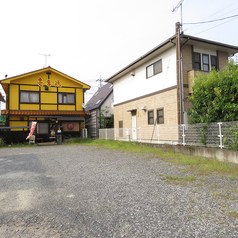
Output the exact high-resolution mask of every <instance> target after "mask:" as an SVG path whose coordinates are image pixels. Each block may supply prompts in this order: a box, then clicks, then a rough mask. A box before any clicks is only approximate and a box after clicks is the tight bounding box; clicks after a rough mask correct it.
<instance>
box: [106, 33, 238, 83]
mask: <svg viewBox="0 0 238 238" xmlns="http://www.w3.org/2000/svg"><path fill="white" fill-rule="evenodd" d="M175 42H176V35H174V36H172V37H170V38H169V39H167V40H166V41H164V42H163V43H161V44H159V45H158V46H156V47H155V48H153V49H152V50H150V51H149V52H147V53H146V54H144V55H142V56H141V57H140V58H138V59H136V60H135V61H133V62H132V63H131V64H129V65H127V66H126V67H124V68H123V69H121V70H120V71H118V72H117V73H115V74H114V75H112V76H111V77H110V78H108V79H107V80H105V81H106V82H110V83H113V82H114V81H115V80H117V79H118V78H120V77H121V76H123V75H125V74H127V73H130V72H132V71H133V70H134V69H136V68H137V67H139V66H140V65H142V64H143V63H145V62H147V61H149V60H150V59H153V58H154V57H156V56H157V55H159V54H161V53H162V52H164V51H166V50H168V49H169V48H171V47H175V45H176V44H175ZM184 44H188V45H197V46H201V45H209V48H210V49H216V50H220V51H224V52H227V53H228V54H229V55H232V54H236V53H237V52H238V46H234V45H228V44H224V43H220V42H216V41H210V40H206V39H202V38H198V37H194V36H189V35H181V45H184Z"/></svg>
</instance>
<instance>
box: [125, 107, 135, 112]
mask: <svg viewBox="0 0 238 238" xmlns="http://www.w3.org/2000/svg"><path fill="white" fill-rule="evenodd" d="M136 110H137V108H134V109H130V110H127V112H133V111H136Z"/></svg>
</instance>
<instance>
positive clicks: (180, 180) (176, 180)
mask: <svg viewBox="0 0 238 238" xmlns="http://www.w3.org/2000/svg"><path fill="white" fill-rule="evenodd" d="M166 180H167V182H169V183H173V184H175V185H178V184H182V185H185V184H186V182H193V181H195V180H196V177H195V176H190V177H177V176H170V175H167V176H166Z"/></svg>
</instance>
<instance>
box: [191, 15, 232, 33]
mask: <svg viewBox="0 0 238 238" xmlns="http://www.w3.org/2000/svg"><path fill="white" fill-rule="evenodd" d="M233 20H236V19H234V18H233V19H231V20H229V21H226V22H223V23H221V24H219V25H216V26H213V27H210V28H208V29H206V30H204V31H200V32H198V33H195V35H199V34H202V33H204V32H206V31H209V30H211V29H214V28H216V27H219V26H221V25H224V24H226V23H228V22H230V21H233Z"/></svg>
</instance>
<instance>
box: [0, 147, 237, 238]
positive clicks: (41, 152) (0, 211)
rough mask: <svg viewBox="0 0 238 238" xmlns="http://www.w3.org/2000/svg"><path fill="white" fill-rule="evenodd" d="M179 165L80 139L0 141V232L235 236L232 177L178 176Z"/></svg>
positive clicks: (234, 181) (1, 234) (11, 234)
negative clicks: (24, 143)
mask: <svg viewBox="0 0 238 238" xmlns="http://www.w3.org/2000/svg"><path fill="white" fill-rule="evenodd" d="M184 168H185V167H183V166H175V165H173V164H171V163H168V162H164V161H163V160H160V159H159V158H150V156H148V155H143V154H129V153H124V152H118V151H111V150H105V149H102V148H97V147H86V146H81V145H77V146H64V145H60V146H58V145H57V146H32V147H27V148H4V149H0V237H24V238H25V237H238V218H235V217H233V216H232V214H233V215H236V214H238V178H235V179H230V178H229V177H228V176H214V175H213V176H197V175H196V179H195V180H194V181H192V182H181V181H183V180H180V179H178V178H185V177H188V176H191V174H188V173H187V172H184ZM171 177H173V178H175V181H172V180H170V179H169V178H171ZM176 178H177V181H176Z"/></svg>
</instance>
